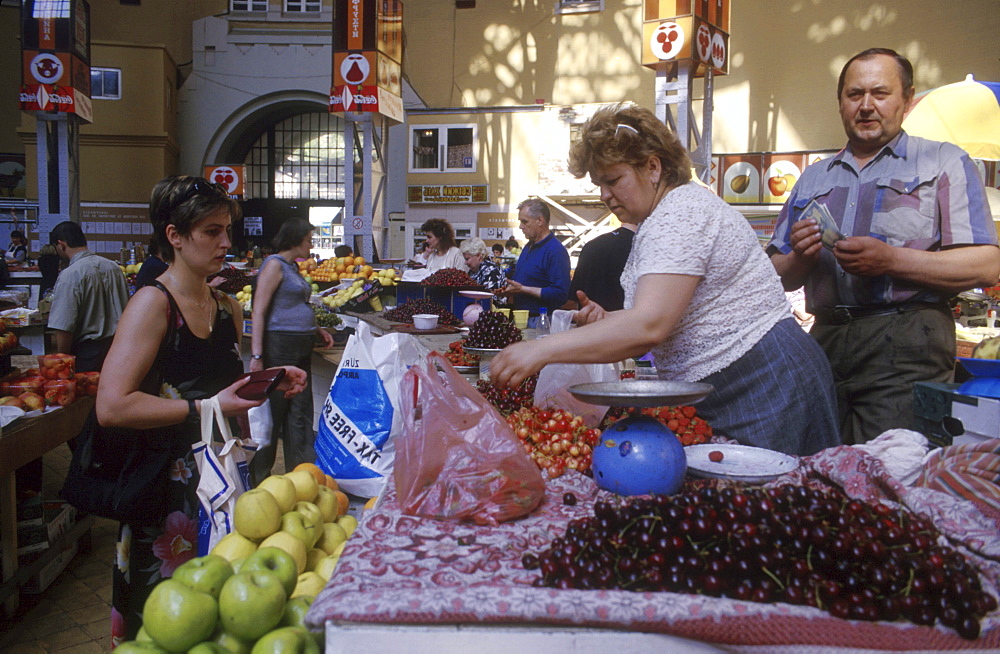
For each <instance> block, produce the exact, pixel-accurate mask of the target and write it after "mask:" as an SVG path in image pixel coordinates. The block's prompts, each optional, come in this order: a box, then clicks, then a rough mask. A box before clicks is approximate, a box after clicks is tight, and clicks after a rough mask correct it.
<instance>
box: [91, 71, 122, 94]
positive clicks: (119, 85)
mask: <svg viewBox="0 0 1000 654" xmlns="http://www.w3.org/2000/svg"><path fill="white" fill-rule="evenodd" d="M97 72H99V73H102V74H103V73H117V74H118V95H107V94H104V95H97V93H95V91H94V88H95V87H94V73H97ZM101 90H102V91H103V90H104V83H103V82H102V83H101ZM90 99H91V100H121V99H122V69H121V68H111V67H109V66H91V67H90Z"/></svg>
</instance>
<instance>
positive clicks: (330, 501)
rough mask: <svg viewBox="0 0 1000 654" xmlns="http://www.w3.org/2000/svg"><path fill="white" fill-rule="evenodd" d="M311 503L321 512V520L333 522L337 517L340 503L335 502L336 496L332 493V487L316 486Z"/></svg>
mask: <svg viewBox="0 0 1000 654" xmlns="http://www.w3.org/2000/svg"><path fill="white" fill-rule="evenodd" d="M313 504H315V505H316V506H317V507H318V508H319V512H320V513H322V514H323V522H333V521H334V520H336V519H337V514H338V513H339V512H340V503H339V502H337V497H336V496H335V495H334V494H333V489H332V488H327V487H326V486H318V487H317V492H316V500H315V501H314V502H313Z"/></svg>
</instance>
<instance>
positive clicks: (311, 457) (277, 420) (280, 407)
mask: <svg viewBox="0 0 1000 654" xmlns="http://www.w3.org/2000/svg"><path fill="white" fill-rule="evenodd" d="M315 341H316V336H315V334H312V333H310V334H308V335H305V334H291V333H287V332H267V333H265V334H264V352H263V355H264V358H263V362H264V367H265V368H271V367H273V366H297V367H299V368H301V369H302V370H304V371H305V372H306V387H305V389H304V390H303V391H302V392H301V393H299V394H298V395H296V396H295V397H293V398H291V399H288V400H286V399H285V398H284V396H283V394H282V393H280V392H274V393H272V394H271V395H270V397H268V400H269V401H270V405H271V419H272V421H273V423H274V424H273V426H272V428H271V443H270V444H269V445H267V447H262V448H260V449H259V450H257V453H256V454H255V455H254V457H253V459H251V460H250V474H251V476H252V477H253V483H254V486H256V485H257V484H259V483H260V482H261V480H263V479H264V478H265V477H267V476H268V475H270V474H271V467H272V466H273V465H274V459H275V456H276V453H277V449H276V448H277V446H278V439H281V441H282V444H283V448H284V450H283V452H284V455H285V470H286V471H291V469H292V468H294V467H295V466H297V465H298V464H300V463H312V462H314V461H315V460H316V450H315V449H313V442H314V441H315V440H316V432H315V431H313V426H312V425H313V396H312V374H311V363H312V351H313V346H314V344H315Z"/></svg>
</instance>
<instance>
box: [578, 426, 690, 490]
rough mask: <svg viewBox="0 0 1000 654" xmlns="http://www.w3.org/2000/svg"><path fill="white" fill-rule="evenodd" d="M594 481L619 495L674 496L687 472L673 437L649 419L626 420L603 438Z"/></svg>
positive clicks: (595, 458) (593, 465)
mask: <svg viewBox="0 0 1000 654" xmlns="http://www.w3.org/2000/svg"><path fill="white" fill-rule="evenodd" d="M591 468H592V469H593V472H594V481H596V482H597V485H598V486H599V487H600V488H603V489H604V490H608V491H611V492H612V493H617V494H618V495H651V494H661V495H672V494H674V493H676V492H677V490H678V489H679V488H680V487H681V483H683V481H684V474H685V473H686V472H687V455H686V454H685V453H684V448H683V447H681V443H680V441H679V440H677V437H676V436H674V433H673V432H672V431H670V430H669V429H667V428H666V427H664V426H663V423H661V422H660V421H658V420H655V419H653V418H649V417H647V416H635V417H632V418H626V419H624V420H621V421H619V422H616V423H615V424H614V425H612V426H611V427H610V428H609V429H608V430H607V431H605V432H604V433H603V434H601V442H600V443H598V445H597V447H596V448H594V460H593V463H592V464H591Z"/></svg>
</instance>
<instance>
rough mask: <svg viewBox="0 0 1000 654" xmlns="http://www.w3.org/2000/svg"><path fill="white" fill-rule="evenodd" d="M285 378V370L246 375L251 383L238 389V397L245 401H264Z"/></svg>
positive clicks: (262, 371) (261, 371)
mask: <svg viewBox="0 0 1000 654" xmlns="http://www.w3.org/2000/svg"><path fill="white" fill-rule="evenodd" d="M284 376H285V369H284V368H268V369H267V370H258V371H257V372H251V373H250V374H249V375H246V377H248V378H249V381H248V382H247V383H246V384H244V385H243V386H240V387H239V389H237V391H236V395H237V396H239V397H242V398H243V399H244V400H263V399H264V398H266V397H267V396H268V395H270V394H271V391H273V390H274V389H275V388H277V387H278V384H279V383H280V382H281V378H282V377H284Z"/></svg>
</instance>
